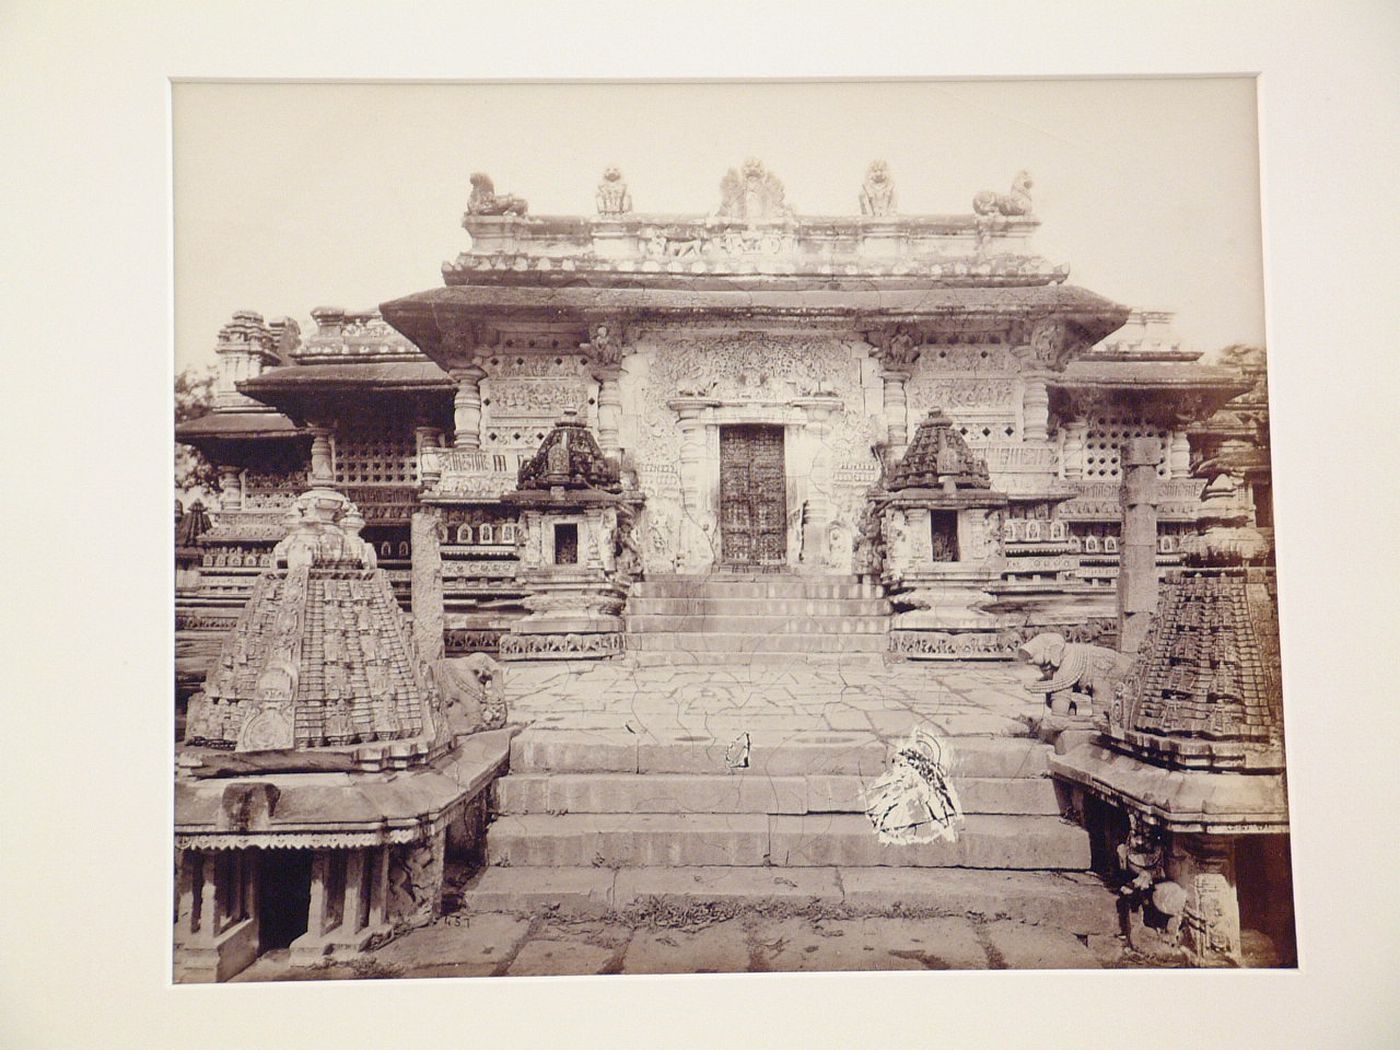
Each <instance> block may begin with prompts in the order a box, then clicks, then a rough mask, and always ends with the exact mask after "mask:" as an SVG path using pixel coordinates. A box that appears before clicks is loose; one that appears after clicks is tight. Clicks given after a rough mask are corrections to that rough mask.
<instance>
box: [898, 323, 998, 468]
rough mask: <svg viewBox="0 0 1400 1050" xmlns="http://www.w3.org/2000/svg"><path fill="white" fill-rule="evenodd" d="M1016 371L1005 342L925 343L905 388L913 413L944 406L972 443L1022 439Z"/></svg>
mask: <svg viewBox="0 0 1400 1050" xmlns="http://www.w3.org/2000/svg"><path fill="white" fill-rule="evenodd" d="M1018 373H1019V367H1018V365H1017V363H1016V359H1015V357H1014V356H1013V355H1012V354H1010V353H1009V352H1008V351H1007V350H1006V349H1005V348H1004V347H1000V346H948V347H927V348H925V350H924V352H923V354H922V355H920V358H919V363H918V365H917V366H915V369H914V374H913V375H912V376H911V377H910V380H909V385H908V388H907V391H908V392H907V397H908V400H909V415H910V418H911V419H922V418H923V417H924V416H926V415H927V414H928V412H929V410H930V409H934V408H941V409H942V410H943V411H944V412H946V413H947V414H948V415H949V416H950V417H951V418H952V419H953V421H954V422H955V423H956V424H957V427H958V432H959V433H960V434H962V436H963V437H964V438H965V439H966V440H967V442H968V443H969V444H971V445H986V444H990V443H995V442H1006V441H1016V440H1019V439H1020V437H1021V399H1022V393H1023V391H1022V383H1021V379H1020V376H1019V374H1018Z"/></svg>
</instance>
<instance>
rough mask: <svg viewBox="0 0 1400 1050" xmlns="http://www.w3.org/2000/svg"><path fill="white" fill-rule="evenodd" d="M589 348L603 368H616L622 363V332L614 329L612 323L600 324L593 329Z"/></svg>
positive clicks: (596, 361)
mask: <svg viewBox="0 0 1400 1050" xmlns="http://www.w3.org/2000/svg"><path fill="white" fill-rule="evenodd" d="M589 349H590V350H591V351H592V355H593V360H594V362H595V363H596V364H597V365H599V366H600V367H602V368H616V367H617V366H618V365H620V364H621V363H622V338H621V333H620V332H616V331H614V326H612V325H606V324H600V325H598V327H596V328H595V329H593V338H592V339H591V340H590V341H589Z"/></svg>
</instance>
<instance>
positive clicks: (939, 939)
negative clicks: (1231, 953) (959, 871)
mask: <svg viewBox="0 0 1400 1050" xmlns="http://www.w3.org/2000/svg"><path fill="white" fill-rule="evenodd" d="M286 954H287V953H286V952H285V951H282V952H270V953H268V954H267V955H265V956H263V957H262V958H261V959H259V960H258V961H257V962H256V963H254V964H253V965H252V966H251V967H249V968H248V969H247V970H245V971H243V973H241V974H239V975H238V976H237V977H235V978H234V980H235V981H285V980H347V979H350V980H353V979H357V978H388V977H530V976H547V975H574V976H577V975H588V974H617V973H621V974H669V973H765V972H782V973H787V972H799V971H813V972H819V971H840V970H964V969H976V970H986V969H991V970H1001V969H1100V968H1109V967H1138V966H1144V965H1150V964H1149V963H1148V962H1147V960H1145V959H1143V958H1142V957H1141V956H1138V955H1136V954H1135V953H1133V952H1132V951H1130V950H1128V948H1127V946H1126V944H1125V942H1124V941H1123V940H1122V938H1121V937H1119V936H1117V935H1114V934H1107V933H1100V934H1074V933H1071V932H1069V931H1068V930H1065V929H1062V928H1059V927H1057V926H1054V925H1045V924H1040V925H1036V924H1032V923H1023V922H1016V921H1013V920H1006V919H1001V920H981V919H977V918H971V917H957V916H934V917H929V918H923V919H910V918H904V917H898V918H895V917H879V916H875V917H827V916H823V915H820V914H816V915H813V914H796V915H783V914H768V915H764V914H758V913H745V914H739V915H735V916H732V917H724V918H718V919H714V920H712V921H706V920H704V919H703V918H702V919H700V920H698V921H697V920H693V919H692V920H691V921H685V920H683V919H675V918H667V917H663V918H662V919H661V920H660V921H657V920H655V919H653V920H652V921H645V922H637V921H633V922H625V921H619V920H601V919H598V920H576V919H575V920H571V919H567V918H562V917H550V916H543V915H536V916H533V917H531V916H520V915H506V914H496V913H486V914H480V915H471V916H468V915H462V914H457V915H448V916H445V917H444V918H442V919H439V920H438V921H437V922H435V923H434V924H433V925H431V926H428V927H425V928H423V929H419V930H414V931H412V932H410V933H407V934H405V935H403V936H401V937H399V938H397V939H396V940H394V941H392V942H390V943H389V944H386V945H385V946H384V947H382V948H380V949H378V950H377V951H374V952H371V953H368V954H367V955H366V956H365V957H363V958H361V959H358V960H355V961H354V962H334V961H331V962H327V963H325V964H323V965H320V966H313V967H297V968H292V967H289V966H288V963H287V959H286ZM1159 965H1160V964H1159Z"/></svg>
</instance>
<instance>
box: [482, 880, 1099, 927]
mask: <svg viewBox="0 0 1400 1050" xmlns="http://www.w3.org/2000/svg"><path fill="white" fill-rule="evenodd" d="M1116 900H1117V897H1116V894H1114V893H1113V892H1112V890H1110V889H1109V888H1108V887H1106V886H1105V885H1104V884H1103V883H1102V882H1101V881H1100V880H1099V879H1098V878H1096V877H1095V876H1093V875H1090V874H1087V873H1081V872H1059V871H1056V872H1042V871H996V870H986V869H982V870H973V869H963V868H888V867H877V868H774V867H743V868H734V867H725V866H708V867H673V868H622V869H619V870H616V871H614V870H612V869H610V868H595V867H591V866H590V867H570V868H501V867H489V866H488V867H486V868H483V869H482V870H481V871H480V872H479V873H478V874H477V875H476V876H475V877H474V878H473V879H472V881H471V882H469V883H468V884H467V886H466V888H465V889H464V891H463V893H462V903H463V905H464V906H465V907H466V908H467V909H468V910H469V911H471V912H476V913H480V912H515V913H521V914H533V913H535V912H539V911H548V912H550V913H551V914H555V915H561V916H566V917H573V918H585V917H588V918H598V917H603V916H606V915H610V914H614V913H618V912H626V911H628V910H629V909H635V908H639V907H645V908H653V909H654V908H657V907H661V908H674V909H677V910H681V909H685V908H687V907H703V906H705V905H721V906H723V905H732V906H738V907H743V906H746V905H748V906H753V905H768V904H772V903H774V902H781V903H783V904H788V905H792V906H796V907H800V906H803V905H808V904H823V905H843V906H844V907H845V908H847V909H849V910H850V911H851V912H852V913H853V914H856V915H881V914H890V913H892V912H893V913H897V914H908V913H909V912H916V913H919V914H927V915H960V916H961V915H974V916H982V917H985V918H987V919H996V918H1003V917H1005V918H1013V919H1019V920H1021V921H1022V922H1028V923H1037V924H1041V925H1046V926H1053V927H1057V928H1059V929H1063V930H1067V931H1069V932H1070V933H1072V934H1078V935H1081V936H1084V935H1092V934H1115V933H1117V932H1118V910H1117V905H1116Z"/></svg>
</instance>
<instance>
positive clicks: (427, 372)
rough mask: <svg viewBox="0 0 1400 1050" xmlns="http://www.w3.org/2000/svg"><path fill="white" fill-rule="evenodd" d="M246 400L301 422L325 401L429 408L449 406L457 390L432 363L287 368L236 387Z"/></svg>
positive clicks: (292, 366) (449, 379)
mask: <svg viewBox="0 0 1400 1050" xmlns="http://www.w3.org/2000/svg"><path fill="white" fill-rule="evenodd" d="M237 389H238V392H239V393H240V394H244V395H246V396H248V397H251V398H253V399H254V400H256V401H259V402H261V403H262V404H264V405H268V406H269V407H271V408H273V409H276V410H277V411H279V412H282V413H284V414H285V415H286V416H288V417H289V418H290V419H292V420H293V421H305V420H306V419H307V418H308V415H309V414H315V413H316V411H317V410H318V409H321V410H323V409H324V408H325V407H326V405H327V402H328V401H334V400H338V399H340V398H344V397H350V398H353V399H355V400H362V399H364V398H366V397H372V398H376V399H389V400H398V401H403V400H408V401H412V402H415V403H424V404H428V405H432V404H437V403H439V402H441V406H439V407H442V406H445V405H446V404H448V403H449V402H450V400H451V397H452V394H453V392H454V391H455V390H456V384H455V383H453V382H452V379H451V377H450V376H448V375H447V373H445V372H443V371H442V370H441V369H440V368H438V366H437V365H436V364H434V363H433V362H432V361H411V362H409V361H402V362H380V363H363V364H334V365H332V364H315V365H288V366H286V367H283V368H276V369H272V370H271V371H268V372H264V373H263V374H262V375H260V376H257V377H255V378H253V379H246V380H244V381H243V382H241V383H238V384H237Z"/></svg>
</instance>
